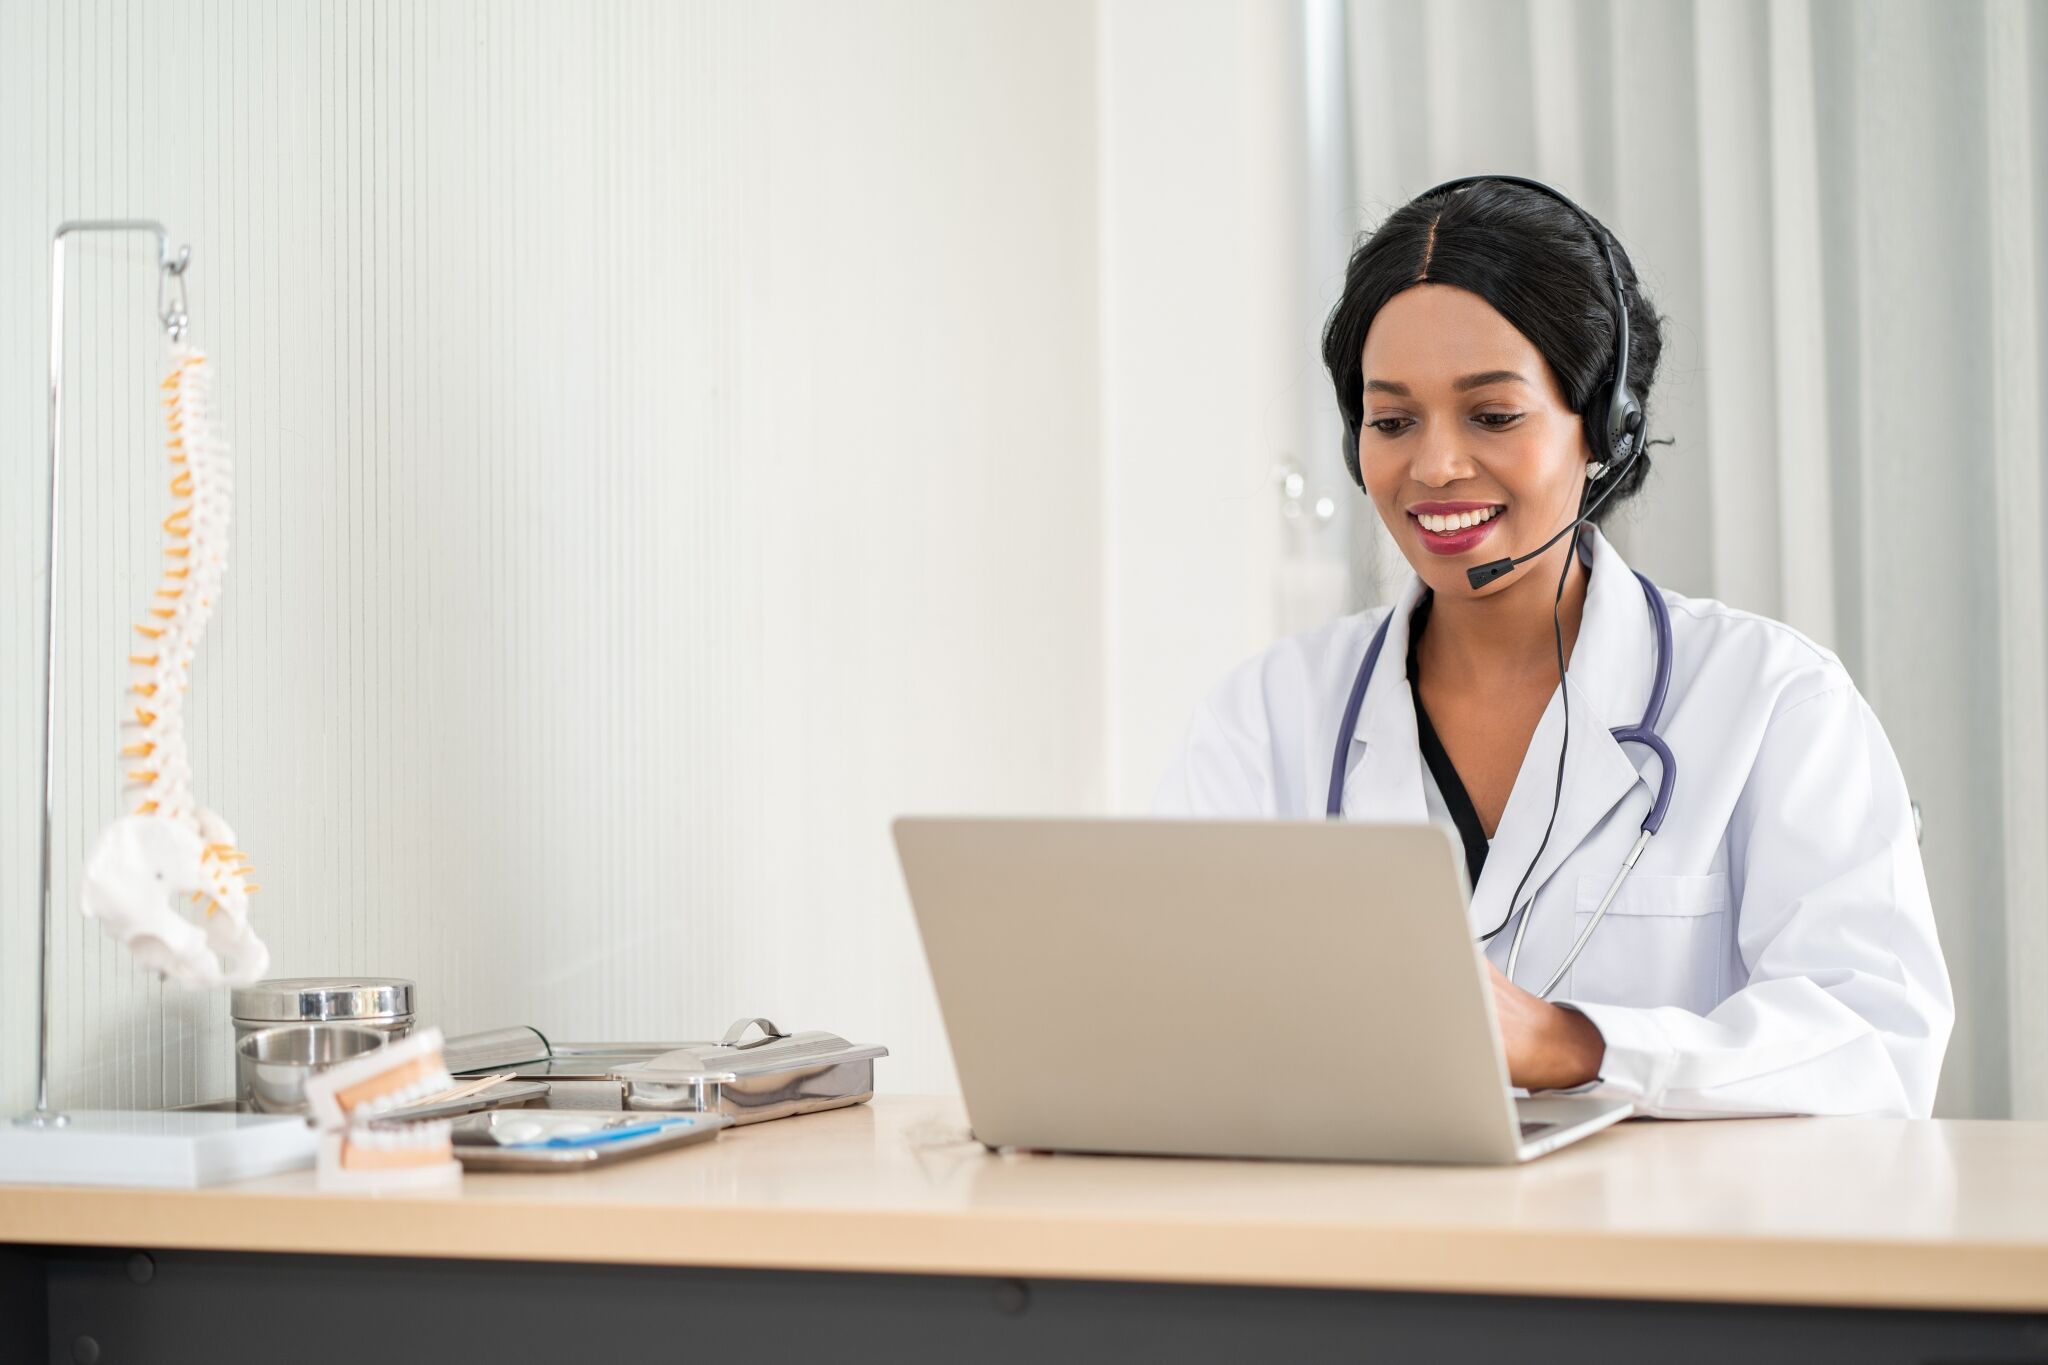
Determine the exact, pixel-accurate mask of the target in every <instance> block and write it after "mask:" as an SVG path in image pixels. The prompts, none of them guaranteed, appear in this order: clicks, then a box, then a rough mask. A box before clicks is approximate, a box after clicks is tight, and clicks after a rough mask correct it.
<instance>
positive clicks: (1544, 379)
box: [1358, 284, 1590, 596]
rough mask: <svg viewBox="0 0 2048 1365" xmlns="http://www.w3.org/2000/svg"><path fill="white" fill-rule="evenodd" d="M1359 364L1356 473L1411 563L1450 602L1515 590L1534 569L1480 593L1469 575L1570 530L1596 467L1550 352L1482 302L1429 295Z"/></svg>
mask: <svg viewBox="0 0 2048 1365" xmlns="http://www.w3.org/2000/svg"><path fill="white" fill-rule="evenodd" d="M1362 360H1363V365H1364V375H1365V394H1364V399H1365V414H1364V422H1363V424H1362V425H1361V427H1360V429H1359V433H1358V467H1359V471H1360V473H1362V474H1363V475H1364V477H1365V491H1366V492H1367V493H1368V494H1369V495H1370V496H1371V497H1372V500H1373V503H1374V504H1375V505H1376V506H1377V507H1378V508H1379V513H1380V519H1381V520H1382V521H1384V522H1385V523H1386V525H1387V530H1388V531H1390V532H1391V533H1392V534H1393V537H1394V539H1395V540H1396V541H1397V542H1398V543H1399V544H1400V546H1401V553H1403V554H1405V555H1406V556H1408V562H1409V563H1410V564H1411V565H1413V566H1414V568H1415V572H1416V573H1417V574H1419V575H1421V577H1422V581H1423V582H1424V583H1426V584H1428V585H1429V586H1430V587H1431V588H1433V589H1435V590H1436V592H1437V594H1438V595H1439V596H1444V595H1450V596H1473V595H1478V596H1487V595H1490V594H1492V593H1496V592H1500V591H1502V590H1504V589H1505V588H1506V587H1507V586H1508V585H1509V584H1511V583H1515V582H1518V581H1519V580H1520V579H1521V578H1522V576H1523V575H1524V574H1526V573H1527V572H1528V571H1529V570H1530V569H1533V568H1535V567H1536V566H1535V565H1534V564H1531V565H1526V566H1524V567H1523V568H1521V569H1518V570H1516V571H1515V572H1514V573H1511V574H1508V575H1506V576H1505V577H1502V578H1498V579H1496V580H1494V581H1493V582H1492V583H1490V584H1488V585H1487V586H1486V587H1484V588H1480V589H1478V590H1477V591H1476V593H1475V590H1474V589H1473V588H1472V587H1471V586H1470V585H1469V584H1468V582H1467V580H1466V578H1465V571H1466V570H1467V569H1470V568H1474V567H1476V566H1478V565H1480V564H1485V563H1489V562H1491V561H1493V560H1496V559H1505V558H1508V557H1509V556H1511V555H1520V554H1526V553H1527V552H1529V551H1531V550H1534V549H1535V548H1536V547H1537V546H1538V545H1541V544H1542V543H1543V542H1544V541H1546V540H1548V539H1549V538H1550V537H1551V536H1553V535H1556V534H1557V533H1558V532H1559V531H1560V530H1562V529H1564V527H1565V525H1566V524H1567V523H1568V522H1570V521H1571V519H1572V518H1573V517H1575V516H1577V515H1578V509H1579V497H1580V494H1581V490H1582V489H1583V488H1584V486H1585V478H1586V461H1587V460H1588V459H1589V458H1590V456H1589V454H1588V452H1587V446H1586V437H1585V428H1584V426H1583V425H1582V424H1581V423H1580V420H1579V416H1578V414H1577V413H1575V412H1573V411H1572V410H1571V408H1570V407H1569V406H1568V405H1567V404H1566V402H1565V397H1564V394H1563V392H1562V391H1560V390H1559V388H1558V385H1557V377H1556V376H1555V375H1553V374H1552V373H1551V371H1550V364H1549V362H1547V361H1546V360H1544V358H1543V353H1542V352H1541V351H1538V350H1537V349H1536V347H1535V345H1534V344H1533V343H1531V342H1530V340H1529V339H1528V338H1527V337H1525V336H1523V335H1522V334H1521V333H1520V332H1518V331H1516V330H1515V329H1514V327H1513V326H1511V325H1510V324H1509V322H1508V320H1507V319H1506V318H1504V317H1502V316H1501V315H1500V314H1499V313H1497V312H1495V311H1494V309H1493V305H1492V304H1489V303H1488V302H1486V300H1484V299H1482V298H1480V297H1479V296H1478V295H1477V294H1474V293H1471V292H1469V291H1468V290H1464V289H1459V288H1457V287H1455V286H1453V285H1447V284H1418V285H1414V286H1412V287H1410V288H1408V289H1405V290H1403V291H1402V292H1401V293H1399V294H1396V295H1395V296H1394V297H1393V299H1392V300H1390V301H1389V302H1388V303H1387V304H1386V306H1385V307H1383V308H1381V309H1380V311H1379V313H1378V315H1377V316H1375V317H1374V318H1373V322H1372V328H1371V330H1370V331H1368V332H1367V333H1366V337H1365V350H1364V353H1363V356H1362ZM1548 558H1549V557H1548V556H1546V557H1545V559H1546V561H1547V560H1548ZM1552 567H1553V568H1555V565H1553V566H1552Z"/></svg>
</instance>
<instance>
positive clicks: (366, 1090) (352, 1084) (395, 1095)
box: [306, 1028, 462, 1192]
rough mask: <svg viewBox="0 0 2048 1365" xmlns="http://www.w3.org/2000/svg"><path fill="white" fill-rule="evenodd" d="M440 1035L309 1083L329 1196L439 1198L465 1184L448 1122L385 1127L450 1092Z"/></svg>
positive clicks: (384, 1050) (418, 1036)
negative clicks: (411, 1193)
mask: <svg viewBox="0 0 2048 1365" xmlns="http://www.w3.org/2000/svg"><path fill="white" fill-rule="evenodd" d="M454 1083H455V1082H454V1078H453V1077H451V1076H450V1075H449V1074H448V1064H447V1062H446V1061H444V1060H443V1058H442V1055H441V1030H439V1029H437V1028H429V1029H424V1030H422V1031H420V1032H418V1033H415V1034H413V1035H411V1036H410V1037H407V1038H403V1039H401V1040H399V1041H398V1042H395V1043H387V1044H386V1045H385V1046H383V1047H380V1048H378V1049H377V1050H376V1051H374V1052H368V1053H365V1054H363V1055H362V1056H360V1057H357V1058H354V1059H353V1060H351V1061H347V1062H343V1063H341V1064H340V1065H339V1066H334V1067H330V1068H328V1069H327V1070H325V1071H323V1072H321V1073H320V1074H319V1075H317V1076H314V1077H312V1078H311V1079H310V1080H308V1081H307V1082H306V1100H307V1102H308V1104H309V1105H310V1106H311V1108H312V1111H313V1122H314V1123H315V1124H316V1125H317V1126H318V1127H319V1128H320V1155H319V1162H318V1172H319V1173H318V1182H319V1185H320V1187H321V1188H322V1189H334V1190H358V1191H365V1192H377V1191H401V1190H439V1189H448V1188H451V1187H453V1186H456V1185H458V1184H460V1183H461V1181H462V1164H461V1163H460V1162H459V1161H457V1160H456V1159H455V1151H454V1147H453V1145H452V1134H451V1129H450V1126H449V1123H448V1121H447V1120H446V1119H434V1120H429V1121H425V1122H414V1123H384V1122H379V1121H378V1120H379V1118H380V1116H382V1115H385V1114H389V1113H391V1112H392V1111H393V1110H396V1109H401V1108H403V1107H404V1106H406V1105H408V1104H413V1103H416V1102H417V1101H419V1100H422V1099H425V1098H426V1097H427V1096H429V1095H433V1094H436V1093H438V1092H441V1091H444V1090H447V1089H449V1088H450V1087H451V1086H453V1085H454Z"/></svg>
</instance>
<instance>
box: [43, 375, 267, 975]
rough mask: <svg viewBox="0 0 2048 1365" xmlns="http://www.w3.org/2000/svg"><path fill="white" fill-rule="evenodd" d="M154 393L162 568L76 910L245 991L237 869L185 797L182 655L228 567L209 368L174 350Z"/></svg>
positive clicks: (258, 948) (245, 947)
mask: <svg viewBox="0 0 2048 1365" xmlns="http://www.w3.org/2000/svg"><path fill="white" fill-rule="evenodd" d="M171 360H172V368H171V372H170V375H169V376H168V377H167V378H165V380H164V381H163V385H162V389H163V392H162V401H163V407H164V420H165V425H166V427H167V428H168V437H167V441H166V446H167V449H168V453H169V455H170V463H171V475H172V477H171V494H172V497H173V498H174V499H176V500H177V501H176V503H175V505H174V506H173V508H172V511H171V514H170V516H168V517H166V518H165V519H164V523H163V528H164V534H165V536H166V537H167V543H166V545H165V547H164V559H165V566H164V574H163V580H162V583H161V585H160V586H159V587H158V588H157V590H156V595H155V597H154V599H153V600H152V604H151V606H150V608H149V614H148V618H147V619H146V620H145V621H144V622H143V623H142V624H141V625H138V626H137V627H136V628H135V630H136V636H137V641H138V643H137V644H136V645H135V648H134V652H133V653H131V654H130V655H129V656H128V665H129V671H130V677H129V683H128V688H127V692H126V695H125V696H124V698H123V702H122V717H121V732H122V747H121V777H122V784H123V798H124V801H125V802H126V803H127V806H128V814H125V815H123V816H121V817H119V818H118V819H116V820H115V821H114V822H113V823H112V824H111V825H109V826H108V827H107V828H106V830H105V831H104V832H103V833H102V834H101V835H100V837H99V839H98V841H97V842H96V843H95V844H94V845H93V849H92V852H91V854H90V855H89V856H88V857H87V859H86V865H85V877H84V886H83V892H82V895H81V900H82V903H83V904H82V908H83V909H84V911H85V914H86V916H87V917H88V918H90V919H96V920H98V921H99V922H100V924H101V925H102V927H104V928H105V929H106V931H107V933H108V934H110V935H112V936H113V937H114V938H116V939H119V940H120V941H121V942H122V943H124V944H126V945H127V947H128V949H129V951H130V952H132V953H134V954H135V956H136V957H137V959H139V960H140V961H141V962H142V963H143V965H145V966H147V967H149V968H150V969H151V970H153V971H155V972H156V973H157V974H158V975H159V976H161V977H163V978H165V979H166V980H171V981H175V982H177V983H178V984H180V985H183V986H193V987H206V986H220V985H234V986H241V985H247V984H249V983H251V982H253V981H255V980H256V979H257V978H259V977H261V976H262V975H263V973H264V972H265V971H266V970H267V969H268V968H269V966H270V953H269V951H268V950H267V949H266V948H265V947H264V946H263V941H262V940H261V939H259V938H258V937H257V936H256V932H255V930H254V929H252V928H251V927H250V925H249V895H250V893H251V892H253V891H255V890H257V889H258V888H257V887H256V886H255V885H254V884H253V883H252V882H250V881H249V871H250V868H249V863H248V860H247V858H246V857H245V856H244V855H243V854H242V852H241V851H240V850H239V849H238V848H237V847H236V844H235V833H234V831H233V830H232V829H230V828H228V825H227V822H226V821H224V820H222V819H221V818H220V817H219V816H218V815H215V814H214V813H213V812H212V811H210V810H207V809H206V808H205V807H203V806H201V805H200V804H199V803H198V801H197V800H196V799H195V798H194V797H193V794H192V770H191V765H190V762H189V760H188V758H187V755H186V749H185V733H184V709H185V692H186V688H187V686H188V684H189V682H190V675H191V669H192V656H193V654H194V652H195V651H196V650H197V648H198V645H199V637H200V635H201V634H202V633H203V632H204V631H205V629H206V622H207V618H208V617H209V616H211V615H212V613H213V605H214V603H215V601H216V600H218V598H219V596H220V589H221V577H222V575H223V574H224V573H225V572H226V570H227V544H228V522H229V519H230V513H231V510H232V505H233V482H232V479H231V477H230V469H229V463H228V456H227V448H226V446H224V445H223V444H222V443H221V442H220V440H219V439H218V438H217V437H216V436H215V435H214V433H213V427H212V422H211V414H210V412H209V401H208V400H209V398H210V391H211V389H212V370H211V367H210V366H209V365H208V364H207V361H206V357H205V356H204V355H202V354H200V353H198V352H197V351H193V350H191V349H189V348H187V347H185V346H183V345H181V344H178V345H173V347H172V348H171Z"/></svg>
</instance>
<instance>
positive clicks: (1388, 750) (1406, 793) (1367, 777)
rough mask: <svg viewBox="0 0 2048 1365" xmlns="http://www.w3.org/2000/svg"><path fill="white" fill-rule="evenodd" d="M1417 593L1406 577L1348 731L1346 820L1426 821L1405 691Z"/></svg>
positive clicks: (1417, 585)
mask: <svg viewBox="0 0 2048 1365" xmlns="http://www.w3.org/2000/svg"><path fill="white" fill-rule="evenodd" d="M1422 593H1423V587H1422V580H1421V579H1420V578H1417V577H1415V576H1413V575H1410V576H1409V579H1408V582H1407V585H1406V586H1405V587H1403V588H1402V590H1401V596H1400V597H1399V598H1398V599H1397V600H1396V601H1395V603H1394V610H1393V615H1392V617H1390V618H1389V619H1388V621H1387V640H1386V643H1385V644H1384V645H1382V646H1381V647H1380V657H1379V662H1377V663H1375V664H1374V665H1373V670H1372V680H1371V681H1370V682H1369V683H1368V684H1367V685H1366V689H1365V706H1364V709H1363V710H1362V711H1360V713H1359V716H1358V728H1357V729H1356V730H1354V731H1353V732H1352V738H1351V746H1352V747H1351V752H1352V754H1353V755H1354V757H1355V759H1356V761H1355V762H1354V764H1353V766H1352V768H1351V771H1350V774H1349V776H1348V777H1346V779H1345V782H1344V818H1345V819H1347V820H1379V821H1397V820H1406V821H1410V822H1414V821H1423V820H1427V819H1429V803H1428V801H1427V799H1426V798H1425V797H1424V795H1423V789H1422V740H1421V737H1420V736H1419V735H1418V734H1417V733H1416V729H1415V699H1414V694H1413V693H1412V692H1410V691H1409V689H1408V617H1409V615H1410V614H1411V613H1412V612H1413V611H1414V610H1415V604H1416V603H1418V602H1420V601H1421V600H1422ZM1361 665H1362V661H1361ZM1361 745H1362V746H1364V752H1363V753H1362V754H1361V753H1359V752H1358V750H1359V746H1361Z"/></svg>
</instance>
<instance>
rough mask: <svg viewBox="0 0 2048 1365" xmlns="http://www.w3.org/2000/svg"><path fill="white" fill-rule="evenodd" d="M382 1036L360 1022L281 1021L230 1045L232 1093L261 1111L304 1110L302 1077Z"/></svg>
mask: <svg viewBox="0 0 2048 1365" xmlns="http://www.w3.org/2000/svg"><path fill="white" fill-rule="evenodd" d="M385 1038H386V1035H385V1034H384V1033H383V1032H382V1031H380V1030H378V1029H374V1028H365V1027H364V1026H363V1025H361V1024H283V1025H280V1026H278V1027H277V1028H267V1029H259V1030H257V1031H256V1032H254V1033H252V1034H250V1035H248V1036H247V1037H246V1038H243V1039H242V1040H241V1041H240V1042H239V1043H237V1044H235V1097H236V1099H238V1100H240V1101H241V1103H242V1104H243V1105H244V1106H246V1107H247V1108H250V1109H254V1110H256V1111H257V1112H259V1113H264V1114H303V1113H305V1112H306V1079H307V1078H308V1077H310V1076H312V1075H314V1074H315V1073H317V1072H320V1071H324V1070H326V1069H327V1068H328V1067H330V1066H333V1065H334V1064H335V1063H337V1062H345V1061H347V1060H349V1059H350V1058H351V1057H360V1056H362V1055H363V1054H364V1053H366V1052H374V1051H376V1050H377V1049H378V1048H380V1047H382V1046H384V1041H385Z"/></svg>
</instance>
